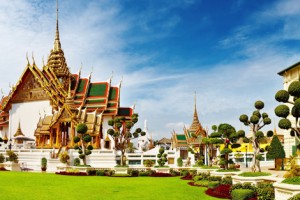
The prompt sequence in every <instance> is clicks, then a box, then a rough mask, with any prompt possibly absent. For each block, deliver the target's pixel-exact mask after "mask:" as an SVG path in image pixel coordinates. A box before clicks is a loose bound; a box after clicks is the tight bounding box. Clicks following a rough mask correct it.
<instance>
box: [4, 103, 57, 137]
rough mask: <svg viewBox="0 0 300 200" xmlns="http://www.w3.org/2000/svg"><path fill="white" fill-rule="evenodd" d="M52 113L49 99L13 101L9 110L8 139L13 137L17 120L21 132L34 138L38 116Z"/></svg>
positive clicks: (16, 127)
mask: <svg viewBox="0 0 300 200" xmlns="http://www.w3.org/2000/svg"><path fill="white" fill-rule="evenodd" d="M50 114H52V107H51V106H50V101H49V100H43V101H34V102H25V103H14V104H12V108H11V110H10V111H9V131H8V135H7V137H8V139H10V138H13V137H14V136H13V135H14V134H15V133H16V131H17V129H18V126H19V122H20V127H21V130H22V132H23V134H24V135H25V136H27V137H30V138H34V131H35V129H36V127H37V124H38V121H39V119H40V116H42V117H43V116H44V115H50Z"/></svg>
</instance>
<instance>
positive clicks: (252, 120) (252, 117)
mask: <svg viewBox="0 0 300 200" xmlns="http://www.w3.org/2000/svg"><path fill="white" fill-rule="evenodd" d="M250 122H251V123H252V124H257V123H258V122H259V118H258V117H257V116H256V115H252V116H251V117H250Z"/></svg>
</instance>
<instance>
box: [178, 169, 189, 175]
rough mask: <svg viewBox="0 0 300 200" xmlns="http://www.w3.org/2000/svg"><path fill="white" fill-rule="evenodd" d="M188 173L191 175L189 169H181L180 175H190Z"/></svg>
mask: <svg viewBox="0 0 300 200" xmlns="http://www.w3.org/2000/svg"><path fill="white" fill-rule="evenodd" d="M188 175H190V173H189V171H188V170H181V171H180V176H188Z"/></svg>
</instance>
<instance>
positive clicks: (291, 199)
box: [288, 193, 300, 200]
mask: <svg viewBox="0 0 300 200" xmlns="http://www.w3.org/2000/svg"><path fill="white" fill-rule="evenodd" d="M299 199H300V193H299V194H296V195H294V196H292V197H291V198H288V200H299Z"/></svg>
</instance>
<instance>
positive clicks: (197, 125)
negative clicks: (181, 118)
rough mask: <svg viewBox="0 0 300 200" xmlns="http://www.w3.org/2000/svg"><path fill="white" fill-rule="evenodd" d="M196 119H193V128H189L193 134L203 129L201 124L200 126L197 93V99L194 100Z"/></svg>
mask: <svg viewBox="0 0 300 200" xmlns="http://www.w3.org/2000/svg"><path fill="white" fill-rule="evenodd" d="M194 101H195V102H194V117H193V122H192V125H191V127H190V128H189V131H190V132H193V133H195V132H196V131H198V130H199V128H200V129H203V128H202V126H201V124H200V122H199V118H198V113H197V105H196V104H197V103H196V101H197V97H196V92H195V98H194Z"/></svg>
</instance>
